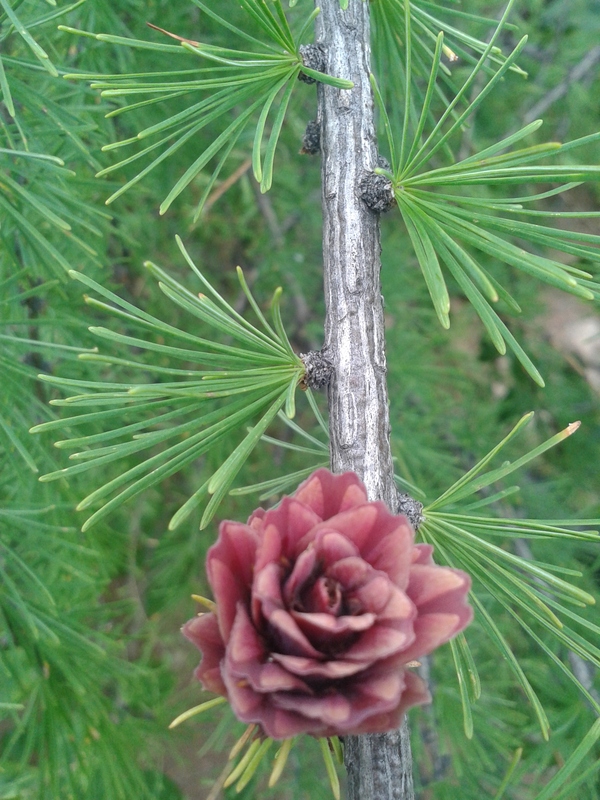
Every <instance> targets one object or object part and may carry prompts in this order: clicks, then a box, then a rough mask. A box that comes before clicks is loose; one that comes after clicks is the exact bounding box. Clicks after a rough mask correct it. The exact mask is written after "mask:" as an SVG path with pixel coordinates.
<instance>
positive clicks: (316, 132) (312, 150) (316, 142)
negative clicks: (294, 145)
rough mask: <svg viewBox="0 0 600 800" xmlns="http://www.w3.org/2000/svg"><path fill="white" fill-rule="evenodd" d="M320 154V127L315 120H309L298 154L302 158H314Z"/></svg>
mask: <svg viewBox="0 0 600 800" xmlns="http://www.w3.org/2000/svg"><path fill="white" fill-rule="evenodd" d="M320 152H321V126H320V125H319V123H318V122H317V120H316V119H311V120H310V121H309V122H308V124H307V125H306V130H305V131H304V136H303V137H302V147H301V149H300V153H301V155H303V156H316V155H317V153H320Z"/></svg>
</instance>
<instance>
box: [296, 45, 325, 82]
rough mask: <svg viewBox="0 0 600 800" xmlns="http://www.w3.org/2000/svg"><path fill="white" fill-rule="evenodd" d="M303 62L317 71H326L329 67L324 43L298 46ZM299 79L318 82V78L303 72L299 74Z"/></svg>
mask: <svg viewBox="0 0 600 800" xmlns="http://www.w3.org/2000/svg"><path fill="white" fill-rule="evenodd" d="M298 51H299V53H300V58H301V59H302V63H303V64H304V66H305V67H308V69H314V70H315V71H316V72H325V69H326V67H327V58H326V53H325V48H324V47H323V45H322V44H301V45H300V47H299V48H298ZM298 80H299V81H304V83H316V82H317V80H316V78H313V77H311V76H310V75H307V74H306V73H305V72H301V73H300V74H299V75H298Z"/></svg>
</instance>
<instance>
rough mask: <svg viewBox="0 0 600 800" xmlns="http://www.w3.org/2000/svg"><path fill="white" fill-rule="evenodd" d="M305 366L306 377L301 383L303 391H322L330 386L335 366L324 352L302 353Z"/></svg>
mask: <svg viewBox="0 0 600 800" xmlns="http://www.w3.org/2000/svg"><path fill="white" fill-rule="evenodd" d="M300 361H302V363H303V364H304V369H305V372H304V377H303V378H302V381H301V383H300V386H301V387H302V388H303V389H322V388H323V387H324V386H327V385H328V384H329V381H330V380H331V376H332V374H333V364H332V363H331V361H330V360H329V359H328V358H326V357H325V356H324V355H323V351H322V350H311V351H310V352H309V353H300Z"/></svg>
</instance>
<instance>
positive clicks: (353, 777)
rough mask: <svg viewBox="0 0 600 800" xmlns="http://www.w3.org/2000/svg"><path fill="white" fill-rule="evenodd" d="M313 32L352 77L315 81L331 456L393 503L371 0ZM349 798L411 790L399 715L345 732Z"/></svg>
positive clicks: (373, 798) (332, 14) (324, 9)
mask: <svg viewBox="0 0 600 800" xmlns="http://www.w3.org/2000/svg"><path fill="white" fill-rule="evenodd" d="M318 5H319V6H320V8H321V13H320V15H319V16H318V17H317V21H316V25H317V28H316V33H317V42H318V43H320V44H322V45H323V46H324V48H325V51H326V59H327V61H326V64H327V66H326V72H327V73H328V74H330V75H334V76H336V77H340V78H347V79H349V80H351V81H353V82H354V88H353V89H350V90H344V89H335V88H332V87H330V86H325V85H319V119H320V121H321V152H322V193H323V259H324V275H325V278H324V280H325V301H326V306H327V318H326V323H325V348H324V350H325V355H326V356H327V357H328V358H329V360H330V361H331V362H332V364H333V367H334V374H333V378H332V381H331V384H330V391H329V414H330V418H329V420H330V433H331V466H332V469H333V471H334V472H343V471H345V470H354V471H355V472H356V473H358V475H360V477H361V478H362V479H363V480H364V482H365V485H366V487H367V491H368V493H369V497H370V499H372V500H375V499H377V500H383V501H384V502H385V503H386V504H387V505H388V506H389V507H390V508H391V509H392V510H394V511H396V510H397V508H398V493H397V491H396V488H395V485H394V479H393V475H394V469H393V463H392V456H391V451H390V441H389V433H390V423H389V408H388V395H387V385H386V360H385V341H384V339H385V335H384V333H385V332H384V316H383V302H382V297H381V288H380V280H379V273H380V268H381V261H380V238H379V218H378V216H377V215H376V214H374V213H373V212H372V211H370V210H369V209H368V208H367V207H366V206H365V204H364V203H363V201H362V200H361V199H360V197H359V183H360V181H361V178H363V177H364V175H365V173H367V172H370V171H372V170H373V169H374V168H375V167H376V166H377V147H376V138H375V126H374V118H373V97H372V92H371V86H370V82H369V72H370V42H369V3H368V2H364V1H363V0H350V2H349V7H348V9H347V10H345V11H342V10H341V9H340V0H318ZM344 745H345V761H346V767H347V770H348V797H349V800H413V798H414V792H413V781H412V759H411V753H410V740H409V734H408V727H407V725H406V722H405V723H404V724H403V726H402V727H401V728H400V730H398V731H394V732H393V733H390V734H378V735H372V736H366V735H363V736H350V737H347V738H346V739H345V742H344Z"/></svg>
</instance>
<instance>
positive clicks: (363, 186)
mask: <svg viewBox="0 0 600 800" xmlns="http://www.w3.org/2000/svg"><path fill="white" fill-rule="evenodd" d="M377 166H378V167H379V168H380V169H386V170H389V169H390V165H389V162H388V161H387V159H385V158H384V157H383V156H379V157H378V158H377ZM358 191H359V197H360V199H361V200H362V201H363V202H364V203H365V205H366V206H368V208H370V209H371V211H374V212H375V213H376V214H383V213H385V212H386V211H389V210H390V208H392V206H394V205H395V204H396V197H395V195H394V185H393V183H392V182H391V180H390V179H389V178H388V177H386V176H385V175H378V174H377V173H376V172H366V173H365V174H364V175H363V177H362V178H361V180H360V183H359V184H358Z"/></svg>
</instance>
